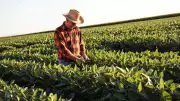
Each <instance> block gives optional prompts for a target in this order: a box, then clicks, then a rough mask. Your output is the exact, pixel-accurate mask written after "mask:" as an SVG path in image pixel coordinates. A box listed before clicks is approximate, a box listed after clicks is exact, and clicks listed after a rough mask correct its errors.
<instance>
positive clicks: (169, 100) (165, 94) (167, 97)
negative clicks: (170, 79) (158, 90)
mask: <svg viewBox="0 0 180 101" xmlns="http://www.w3.org/2000/svg"><path fill="white" fill-rule="evenodd" d="M162 99H163V100H165V101H172V97H171V95H170V94H169V93H168V92H166V91H165V90H163V91H162Z"/></svg>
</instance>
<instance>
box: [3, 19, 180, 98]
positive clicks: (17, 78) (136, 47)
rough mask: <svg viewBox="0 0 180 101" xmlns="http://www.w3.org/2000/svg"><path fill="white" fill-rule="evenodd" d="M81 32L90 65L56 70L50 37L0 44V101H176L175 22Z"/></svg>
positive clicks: (179, 54)
mask: <svg viewBox="0 0 180 101" xmlns="http://www.w3.org/2000/svg"><path fill="white" fill-rule="evenodd" d="M82 32H83V39H84V41H85V44H86V48H87V55H88V56H89V57H90V59H91V61H89V62H87V63H81V62H78V63H77V64H76V65H75V66H70V65H68V66H63V65H58V64H57V48H56V46H55V44H54V41H53V35H54V33H53V32H48V33H41V34H34V35H25V36H18V37H7V38H0V78H1V80H0V100H6V101H9V100H16V101H29V100H30V101H66V100H67V101H71V100H72V101H153V100H154V101H159V100H160V101H172V100H173V101H178V100H180V76H179V75H180V51H179V50H180V47H179V46H180V41H179V32H180V17H172V18H167V19H159V20H152V21H150V20H149V21H141V22H132V23H127V24H117V25H110V26H103V27H92V28H84V29H82Z"/></svg>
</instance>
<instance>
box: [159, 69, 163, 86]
mask: <svg viewBox="0 0 180 101" xmlns="http://www.w3.org/2000/svg"><path fill="white" fill-rule="evenodd" d="M159 89H164V80H163V72H161V73H160V81H159Z"/></svg>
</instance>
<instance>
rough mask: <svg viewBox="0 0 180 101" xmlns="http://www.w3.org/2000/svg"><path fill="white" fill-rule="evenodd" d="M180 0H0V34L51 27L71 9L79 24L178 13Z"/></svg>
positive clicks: (30, 31)
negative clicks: (73, 10) (79, 20)
mask: <svg viewBox="0 0 180 101" xmlns="http://www.w3.org/2000/svg"><path fill="white" fill-rule="evenodd" d="M179 4H180V0H0V37H1V36H12V35H18V34H27V33H32V32H39V31H47V30H54V29H55V28H56V27H58V26H60V25H61V24H62V22H63V21H64V20H65V18H64V16H62V14H64V13H68V12H69V9H71V8H74V9H77V10H79V11H80V13H81V15H82V16H83V17H84V19H85V22H84V24H82V25H80V26H85V25H91V24H98V23H105V22H113V21H121V20H127V19H134V18H142V17H148V16H155V15H162V14H169V13H178V12H179V13H180V6H179Z"/></svg>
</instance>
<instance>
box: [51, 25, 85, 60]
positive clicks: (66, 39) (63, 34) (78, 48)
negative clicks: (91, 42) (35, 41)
mask: <svg viewBox="0 0 180 101" xmlns="http://www.w3.org/2000/svg"><path fill="white" fill-rule="evenodd" d="M81 36H82V35H81V31H80V29H79V28H78V27H75V28H73V29H68V28H67V27H66V26H65V22H64V23H63V24H62V25H61V26H60V27H58V28H56V30H55V33H54V40H55V44H56V46H57V48H58V59H62V60H65V61H70V60H72V59H71V57H70V54H69V53H68V52H67V50H66V49H68V50H69V51H70V52H71V53H72V54H73V55H75V56H80V55H82V54H84V52H85V46H84V43H83V40H82V38H81ZM65 48H66V49H65Z"/></svg>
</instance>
